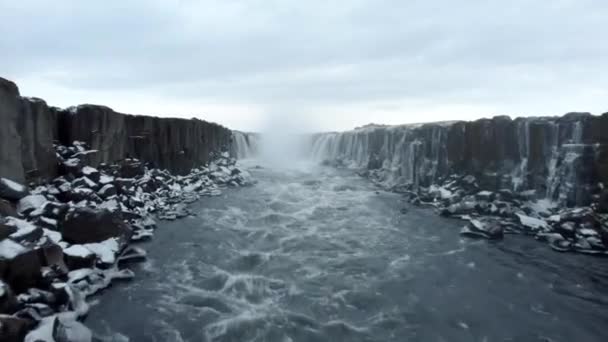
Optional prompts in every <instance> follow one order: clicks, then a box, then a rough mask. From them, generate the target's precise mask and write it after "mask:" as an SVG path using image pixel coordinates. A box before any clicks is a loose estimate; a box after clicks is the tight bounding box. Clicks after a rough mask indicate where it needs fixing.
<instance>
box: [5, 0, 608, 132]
mask: <svg viewBox="0 0 608 342" xmlns="http://www.w3.org/2000/svg"><path fill="white" fill-rule="evenodd" d="M606 18H608V1H606V0H597V1H596V0H509V1H505V0H501V1H490V0H462V1H453V0H424V1H417V0H412V1H407V0H349V1H337V0H336V1H329V0H284V1H278V0H248V1H245V0H215V1H195V0H168V1H160V0H135V1H129V0H116V1H115V0H104V1H83V0H55V1H47V0H39V1H30V0H19V1H15V0H0V32H2V34H0V76H2V77H6V78H9V79H11V80H13V81H15V82H17V83H18V85H19V86H20V89H21V93H22V95H25V96H36V97H41V98H44V99H45V100H47V102H48V103H49V104H51V105H56V106H60V107H67V106H70V105H74V104H79V103H96V104H104V105H107V106H110V107H112V108H114V109H115V110H117V111H121V112H127V113H133V114H152V115H159V116H179V117H188V118H190V117H199V118H201V119H205V120H209V121H215V122H218V123H221V124H223V125H225V126H228V127H230V128H233V129H241V130H257V129H259V128H260V125H261V122H263V121H264V120H263V118H264V117H265V116H266V115H267V114H270V115H271V117H273V118H278V117H283V118H288V120H293V122H298V124H302V125H314V126H315V128H320V129H326V130H337V129H348V128H353V127H355V126H358V125H363V124H366V123H370V122H375V123H386V124H399V123H409V122H423V121H437V120H452V119H475V118H478V117H487V116H493V115H497V114H507V115H511V116H523V115H557V114H563V113H565V112H568V111H590V112H593V113H596V114H600V113H603V112H606V111H608V38H607V37H606V35H607V32H608V26H607V23H606Z"/></svg>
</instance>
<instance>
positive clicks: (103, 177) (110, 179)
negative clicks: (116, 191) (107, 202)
mask: <svg viewBox="0 0 608 342" xmlns="http://www.w3.org/2000/svg"><path fill="white" fill-rule="evenodd" d="M113 182H114V177H112V176H108V175H106V174H102V175H101V176H100V177H99V184H101V185H108V184H111V183H113Z"/></svg>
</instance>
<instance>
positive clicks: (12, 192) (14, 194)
mask: <svg viewBox="0 0 608 342" xmlns="http://www.w3.org/2000/svg"><path fill="white" fill-rule="evenodd" d="M28 193H29V191H28V190H27V187H26V186H25V185H22V184H19V183H17V182H15V181H12V180H10V179H8V178H2V177H0V197H1V198H5V199H7V200H10V201H18V200H20V199H22V198H23V197H25V196H27V194H28Z"/></svg>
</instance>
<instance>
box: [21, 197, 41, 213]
mask: <svg viewBox="0 0 608 342" xmlns="http://www.w3.org/2000/svg"><path fill="white" fill-rule="evenodd" d="M46 202H48V200H47V199H46V197H44V196H42V195H29V196H25V197H23V198H22V199H21V200H19V204H18V205H17V211H19V213H20V214H22V215H27V214H29V213H31V212H32V211H34V210H37V209H41V208H42V207H44V205H45V204H46Z"/></svg>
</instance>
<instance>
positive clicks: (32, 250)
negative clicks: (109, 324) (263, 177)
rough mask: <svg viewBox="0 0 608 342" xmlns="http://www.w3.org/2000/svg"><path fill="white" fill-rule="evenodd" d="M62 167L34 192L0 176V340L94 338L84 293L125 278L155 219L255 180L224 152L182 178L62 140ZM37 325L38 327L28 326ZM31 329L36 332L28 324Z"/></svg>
mask: <svg viewBox="0 0 608 342" xmlns="http://www.w3.org/2000/svg"><path fill="white" fill-rule="evenodd" d="M56 151H57V156H58V159H59V161H60V163H59V164H60V169H61V170H63V171H62V175H61V176H60V177H57V178H55V179H54V180H52V181H51V182H50V183H48V184H45V185H40V186H37V187H35V188H33V189H31V190H29V189H28V188H27V187H26V186H24V185H21V184H19V183H17V182H15V181H12V180H10V179H7V178H0V197H1V199H0V204H1V205H0V215H1V216H2V219H0V239H1V240H0V277H1V279H2V280H0V311H1V314H2V315H0V328H1V329H0V337H2V338H1V340H2V341H22V340H24V339H25V341H92V340H93V335H92V333H91V332H90V331H89V330H88V329H87V328H86V327H85V326H84V325H82V324H81V323H80V322H79V319H81V318H83V317H84V316H85V315H86V314H87V311H88V304H87V302H86V301H85V299H86V297H87V296H91V295H93V294H96V293H98V292H99V291H101V290H102V289H104V288H106V287H108V286H110V285H111V283H112V282H113V281H117V280H128V279H130V278H132V277H133V272H132V271H130V270H129V269H128V265H129V264H130V263H133V262H137V261H141V260H145V258H146V252H145V251H144V250H143V249H142V248H140V247H137V246H135V245H133V244H134V243H136V242H139V241H142V240H146V239H149V238H151V237H152V236H153V234H154V229H155V227H156V220H157V219H160V220H175V219H178V218H182V217H185V216H188V215H190V214H191V213H190V212H189V210H188V207H187V204H188V203H191V202H193V201H196V200H197V199H198V198H199V196H216V195H219V194H221V189H222V188H224V187H228V186H244V185H249V184H251V183H252V179H251V177H250V175H249V174H248V173H247V172H246V171H242V170H240V169H238V168H237V167H236V166H235V163H236V161H235V160H234V159H232V158H230V157H229V156H228V154H227V153H224V154H219V155H217V156H215V157H214V159H213V160H212V161H211V162H210V163H209V165H208V166H205V167H200V168H195V169H192V170H191V172H190V173H188V174H186V175H183V176H176V175H173V174H171V173H169V172H168V171H166V170H160V169H156V168H150V167H146V166H145V163H143V162H141V161H139V160H137V159H124V160H122V161H120V162H118V163H114V164H100V165H99V166H98V167H97V168H94V167H92V166H90V165H87V160H88V159H89V158H90V156H91V155H93V154H95V153H97V151H95V150H90V149H88V147H87V146H86V144H84V143H82V142H76V143H75V144H74V145H73V146H69V147H66V146H61V145H59V146H56ZM32 329H33V330H32ZM30 330H31V331H30Z"/></svg>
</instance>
